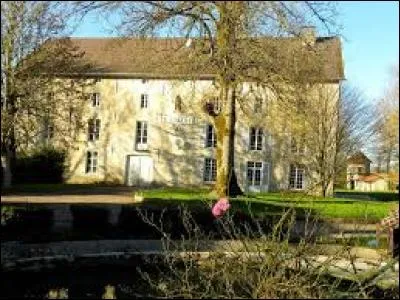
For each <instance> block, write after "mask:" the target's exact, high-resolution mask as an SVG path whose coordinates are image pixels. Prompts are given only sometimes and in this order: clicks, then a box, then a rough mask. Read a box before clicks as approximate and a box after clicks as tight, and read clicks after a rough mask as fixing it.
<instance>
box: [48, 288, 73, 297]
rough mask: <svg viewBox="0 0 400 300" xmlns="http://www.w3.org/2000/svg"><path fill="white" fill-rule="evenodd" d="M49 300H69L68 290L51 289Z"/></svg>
mask: <svg viewBox="0 0 400 300" xmlns="http://www.w3.org/2000/svg"><path fill="white" fill-rule="evenodd" d="M46 298H48V299H68V289H64V288H61V289H51V290H50V291H49V292H48V294H47V297H46Z"/></svg>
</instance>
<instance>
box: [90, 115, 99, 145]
mask: <svg viewBox="0 0 400 300" xmlns="http://www.w3.org/2000/svg"><path fill="white" fill-rule="evenodd" d="M99 137H100V119H89V121H88V138H89V141H96V140H98V139H99Z"/></svg>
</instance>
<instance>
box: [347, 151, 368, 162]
mask: <svg viewBox="0 0 400 300" xmlns="http://www.w3.org/2000/svg"><path fill="white" fill-rule="evenodd" d="M367 161H368V162H372V161H371V160H370V159H369V158H368V157H367V156H365V154H364V153H362V152H361V151H360V152H357V153H355V154H354V155H352V156H350V157H349V158H348V159H347V163H348V164H364V163H365V162H367Z"/></svg>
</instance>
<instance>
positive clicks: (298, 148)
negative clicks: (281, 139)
mask: <svg viewBox="0 0 400 300" xmlns="http://www.w3.org/2000/svg"><path fill="white" fill-rule="evenodd" d="M305 151H306V147H305V140H304V138H302V139H301V142H300V143H298V142H297V141H296V139H295V138H294V137H292V139H291V142H290V152H291V153H292V154H304V153H305Z"/></svg>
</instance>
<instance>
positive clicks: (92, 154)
mask: <svg viewBox="0 0 400 300" xmlns="http://www.w3.org/2000/svg"><path fill="white" fill-rule="evenodd" d="M96 171H97V151H88V152H87V154H86V173H96Z"/></svg>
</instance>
